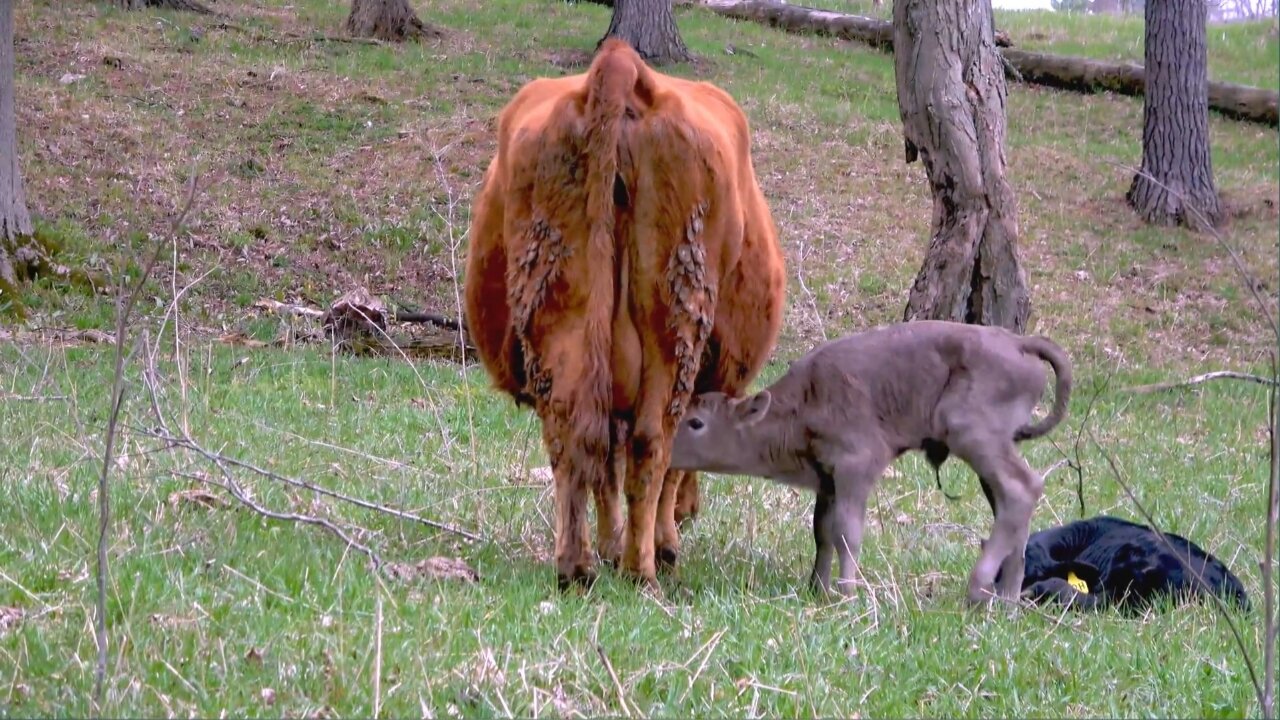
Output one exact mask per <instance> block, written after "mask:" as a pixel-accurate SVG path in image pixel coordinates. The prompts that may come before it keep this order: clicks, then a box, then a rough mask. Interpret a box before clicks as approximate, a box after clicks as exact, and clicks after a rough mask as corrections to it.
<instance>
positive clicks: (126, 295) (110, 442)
mask: <svg viewBox="0 0 1280 720" xmlns="http://www.w3.org/2000/svg"><path fill="white" fill-rule="evenodd" d="M196 178H197V174H196V172H195V171H194V170H193V171H192V173H191V180H190V181H189V182H188V184H187V199H186V202H184V203H183V204H182V206H181V208H180V209H179V210H178V213H177V214H176V215H175V216H174V217H173V222H172V225H171V227H170V235H169V238H168V239H169V240H170V241H172V240H173V239H174V238H175V237H176V236H177V234H178V231H179V230H180V229H181V227H182V223H183V222H184V221H185V220H186V218H187V213H189V212H190V211H191V206H192V204H194V203H195V197H196ZM164 242H165V241H164V240H160V241H158V242H156V244H155V248H154V249H153V250H152V252H151V256H150V257H148V258H147V262H146V264H145V265H143V267H142V271H141V272H139V273H138V277H137V279H136V280H135V281H134V283H133V286H132V287H131V288H129V289H128V292H126V291H125V287H124V285H123V284H122V285H121V287H120V290H119V292H118V293H117V294H116V336H115V338H114V339H115V369H114V371H113V376H112V383H111V409H110V412H109V414H108V415H107V430H106V441H105V447H104V448H103V451H102V473H101V475H99V476H98V565H97V576H98V596H97V602H96V608H95V611H96V620H95V623H94V635H95V639H96V641H97V644H98V659H97V664H96V665H95V667H94V682H93V706H94V710H95V712H97V713H102V712H103V707H102V701H103V690H104V685H105V680H106V675H107V572H108V567H107V544H108V543H107V535H108V531H109V529H110V525H111V498H110V493H109V492H108V483H107V480H108V477H109V476H110V473H111V460H112V454H113V452H114V451H115V440H116V428H117V425H118V423H119V420H120V407H121V404H122V402H123V400H124V367H125V336H126V334H127V333H128V330H129V315H130V314H131V313H132V312H133V308H134V305H135V304H136V303H137V300H138V294H139V293H140V292H142V286H143V285H144V284H145V283H146V281H147V278H148V277H149V276H150V275H151V271H152V270H153V269H154V268H155V265H156V262H157V261H159V259H160V252H161V250H163V249H164ZM130 354H132V350H131V351H130Z"/></svg>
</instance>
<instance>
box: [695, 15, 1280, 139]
mask: <svg viewBox="0 0 1280 720" xmlns="http://www.w3.org/2000/svg"><path fill="white" fill-rule="evenodd" d="M700 4H701V5H703V6H705V7H706V8H708V9H709V10H711V11H712V12H715V13H718V14H720V15H724V16H727V17H731V18H737V19H739V20H751V21H753V22H758V23H760V24H762V25H770V26H773V27H778V28H781V29H783V30H786V31H788V32H793V33H806V32H808V33H818V34H824V35H832V36H834V37H838V38H843V39H845V40H857V41H858V42H863V43H866V44H868V45H870V46H871V47H874V48H877V49H880V50H883V51H885V52H893V25H892V23H889V22H886V21H884V20H878V19H876V18H869V17H862V16H860V15H846V14H844V13H837V12H828V11H826V10H814V9H813V8H807V7H803V6H801V5H791V4H789V3H781V2H777V1H776V0H702V2H701V3H700ZM1001 37H1005V39H1004V40H1001ZM1011 44H1012V42H1010V41H1009V40H1008V39H1007V36H1006V35H1005V33H1004V32H1003V31H997V32H996V45H999V46H1001V47H1003V48H1005V49H1002V50H1001V51H1000V54H1001V55H1002V56H1003V57H1004V59H1005V60H1007V61H1008V62H1009V65H1010V66H1011V67H1012V68H1013V69H1014V70H1016V71H1017V72H1018V75H1019V76H1020V79H1021V80H1023V81H1025V82H1028V83H1032V84H1035V85H1044V86H1046V87H1055V88H1060V89H1062V90H1074V91H1076V92H1085V93H1090V92H1100V91H1103V90H1106V91H1110V92H1114V93H1119V94H1121V95H1131V96H1134V97H1138V96H1141V95H1142V94H1143V93H1144V92H1145V90H1146V75H1145V72H1144V70H1143V68H1142V66H1141V65H1136V64H1134V63H1119V62H1104V61H1101V60H1090V59H1088V58H1079V57H1067V56H1062V55H1049V54H1046V53H1035V52H1027V51H1026V50H1013V49H1010V48H1008V47H1007V46H1009V45H1011ZM1278 106H1280V94H1278V93H1276V91H1274V90H1264V89H1261V88H1254V87H1249V86H1247V85H1237V84H1234V83H1224V82H1210V83H1209V107H1210V108H1211V109H1213V110H1216V111H1218V112H1220V113H1222V114H1223V115H1226V116H1227V117H1230V118H1234V119H1237V120H1247V121H1249V122H1256V123H1263V124H1266V125H1272V126H1276V125H1277V124H1280V113H1277V107H1278Z"/></svg>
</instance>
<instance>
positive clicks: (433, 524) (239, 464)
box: [134, 428, 484, 542]
mask: <svg viewBox="0 0 1280 720" xmlns="http://www.w3.org/2000/svg"><path fill="white" fill-rule="evenodd" d="M134 432H137V433H139V434H141V435H145V436H147V437H150V438H152V439H155V440H159V441H161V442H164V443H168V444H169V445H170V446H172V447H179V448H183V449H186V450H190V451H192V452H195V453H197V454H199V455H201V456H203V457H204V458H205V459H206V460H208V461H210V462H213V463H219V464H226V465H229V466H231V467H236V468H239V469H241V470H247V471H249V472H252V473H254V474H256V475H259V476H261V477H264V478H267V479H269V480H275V481H276V482H280V483H283V484H285V485H290V486H292V487H296V488H300V489H303V490H309V491H311V492H313V493H316V494H317V495H324V496H326V497H331V498H333V499H334V500H339V501H342V502H345V503H350V504H352V505H355V506H357V507H362V508H364V509H366V510H373V511H375V512H380V513H383V514H386V515H391V516H394V517H397V518H400V519H401V520H409V521H412V522H416V523H418V524H420V525H425V526H427V527H429V528H432V529H435V530H440V531H442V532H447V533H451V534H454V535H457V536H459V537H462V538H465V539H467V540H469V541H471V542H483V541H484V538H482V537H480V536H479V535H476V534H474V533H471V532H468V531H467V530H463V529H462V528H460V527H455V526H453V525H450V524H449V523H444V522H439V521H437V520H429V519H427V518H424V517H421V516H419V515H414V514H413V513H410V512H406V511H404V510H397V509H395V508H390V507H386V506H385V505H379V504H378V503H375V502H370V501H368V500H362V499H360V498H356V497H351V496H350V495H346V494H343V493H340V492H338V491H336V490H330V489H328V488H325V487H321V486H319V485H315V484H313V483H311V482H308V481H306V480H299V479H297V478H291V477H288V476H286V475H281V474H279V473H274V472H271V471H270V470H266V469H264V468H260V467H258V466H256V465H254V464H252V463H249V462H245V461H243V460H237V459H236V458H232V457H227V456H226V455H223V454H221V453H217V452H214V451H212V450H208V449H206V448H204V447H203V446H202V445H200V444H199V443H198V442H196V441H195V440H193V439H192V438H191V437H188V436H180V435H175V434H173V433H172V432H169V431H164V430H161V431H159V432H157V431H155V430H146V429H142V428H135V429H134Z"/></svg>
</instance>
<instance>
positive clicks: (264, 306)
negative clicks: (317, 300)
mask: <svg viewBox="0 0 1280 720" xmlns="http://www.w3.org/2000/svg"><path fill="white" fill-rule="evenodd" d="M253 307H255V308H258V309H260V310H266V311H267V312H273V313H275V314H277V315H299V316H301V317H309V318H320V317H323V316H324V311H323V310H317V309H316V308H309V307H307V306H305V305H294V304H291V303H282V302H280V301H279V300H272V299H270V298H263V299H261V300H259V301H257V302H255V303H254V304H253Z"/></svg>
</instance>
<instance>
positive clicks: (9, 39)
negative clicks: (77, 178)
mask: <svg viewBox="0 0 1280 720" xmlns="http://www.w3.org/2000/svg"><path fill="white" fill-rule="evenodd" d="M13 85H14V63H13V3H12V2H9V0H0V308H3V307H4V306H8V305H11V304H12V305H14V306H17V305H18V297H17V295H16V293H17V288H18V281H19V277H20V274H21V275H23V276H25V274H26V273H25V272H23V271H22V270H23V266H24V265H25V264H26V262H27V255H29V254H31V253H34V252H37V246H36V245H35V242H34V238H33V237H32V236H33V230H32V226H31V215H30V213H28V212H27V195H26V192H25V191H24V190H23V188H22V171H21V168H19V166H18V132H17V130H18V128H17V114H16V112H15V110H14V93H13Z"/></svg>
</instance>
